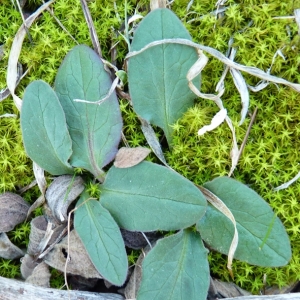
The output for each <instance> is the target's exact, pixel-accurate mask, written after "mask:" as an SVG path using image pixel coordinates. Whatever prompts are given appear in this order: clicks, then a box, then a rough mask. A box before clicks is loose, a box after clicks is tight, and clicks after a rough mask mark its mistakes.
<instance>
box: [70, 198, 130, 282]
mask: <svg viewBox="0 0 300 300" xmlns="http://www.w3.org/2000/svg"><path fill="white" fill-rule="evenodd" d="M88 198H89V195H88V194H87V193H84V194H83V195H82V196H81V198H80V200H79V201H78V203H77V210H76V211H75V220H74V226H75V230H76V232H77V233H78V235H79V237H80V239H81V241H82V243H83V244H84V247H85V249H86V251H87V252H88V254H89V257H90V259H91V261H92V262H93V264H94V266H95V268H96V269H97V270H98V272H99V273H100V274H101V275H102V276H103V277H104V278H105V279H106V280H107V281H109V282H111V283H113V284H115V285H117V286H121V285H122V284H123V283H124V282H125V279H126V276H127V268H128V262H127V254H126V251H125V245H124V242H123V239H122V235H121V232H120V229H119V227H118V225H117V224H116V222H115V220H114V219H113V218H112V216H111V215H110V213H109V212H108V211H107V210H106V209H105V208H104V207H103V206H102V205H101V204H100V203H99V201H96V200H87V201H86V202H84V201H85V200H86V199H88Z"/></svg>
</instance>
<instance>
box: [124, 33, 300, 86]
mask: <svg viewBox="0 0 300 300" xmlns="http://www.w3.org/2000/svg"><path fill="white" fill-rule="evenodd" d="M162 44H180V45H186V46H189V47H193V48H196V49H199V50H202V51H204V52H207V53H209V54H210V55H212V56H213V57H215V58H216V59H218V60H219V61H221V62H222V63H224V64H225V65H227V66H228V67H230V68H234V69H237V70H240V71H243V72H246V73H248V74H250V75H253V76H255V77H258V78H261V79H263V80H267V81H271V82H274V83H279V84H283V85H286V86H289V87H291V88H292V89H294V90H296V91H297V92H300V84H298V83H292V82H290V81H288V80H285V79H283V78H280V77H277V76H273V75H270V74H268V73H266V72H264V71H262V70H260V69H258V68H255V67H247V66H244V65H241V64H238V63H236V62H234V61H232V60H231V59H229V58H228V57H226V56H225V55H224V54H223V53H221V52H219V51H218V50H216V49H214V48H211V47H208V46H203V45H200V44H197V43H194V42H192V41H190V40H186V39H164V40H160V41H154V42H151V43H149V44H147V45H146V46H145V47H143V48H142V49H140V50H138V51H131V52H129V53H128V54H127V56H126V58H127V59H128V58H130V57H133V56H135V55H138V54H140V53H142V52H144V51H145V50H147V49H149V48H151V47H155V46H158V45H162Z"/></svg>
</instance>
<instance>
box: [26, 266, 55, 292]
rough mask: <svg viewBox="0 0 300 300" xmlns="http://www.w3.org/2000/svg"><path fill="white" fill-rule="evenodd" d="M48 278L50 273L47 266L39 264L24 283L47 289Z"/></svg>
mask: <svg viewBox="0 0 300 300" xmlns="http://www.w3.org/2000/svg"><path fill="white" fill-rule="evenodd" d="M50 277H51V273H50V271H49V266H48V265H47V264H46V263H44V262H41V263H40V264H38V265H37V266H36V267H35V268H34V270H33V272H32V274H31V275H30V276H29V277H28V278H27V279H26V281H25V282H27V283H31V284H33V285H37V286H42V287H45V288H49V287H50Z"/></svg>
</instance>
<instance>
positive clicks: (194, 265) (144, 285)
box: [137, 230, 210, 300]
mask: <svg viewBox="0 0 300 300" xmlns="http://www.w3.org/2000/svg"><path fill="white" fill-rule="evenodd" d="M207 252H208V251H207V250H206V249H205V248H204V246H203V243H202V240H201V237H200V235H199V234H198V233H194V232H191V231H190V230H184V231H180V232H178V233H177V234H174V235H172V236H169V237H166V238H163V239H161V240H159V241H158V242H157V244H156V246H155V247H154V248H153V249H152V250H151V251H150V252H149V254H148V255H147V256H146V258H145V259H144V262H143V265H142V267H143V275H142V282H141V287H140V289H139V292H138V297H137V300H160V299H161V300H168V299H169V300H176V299H178V300H182V299H189V300H202V299H203V300H205V299H206V297H207V291H208V287H209V279H210V277H209V266H208V261H207Z"/></svg>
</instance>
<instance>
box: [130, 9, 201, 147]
mask: <svg viewBox="0 0 300 300" xmlns="http://www.w3.org/2000/svg"><path fill="white" fill-rule="evenodd" d="M169 38H184V39H187V40H191V37H190V35H189V33H188V32H187V30H186V29H185V27H184V26H183V24H182V23H181V22H180V20H179V19H178V18H177V17H176V15H175V14H174V13H173V12H171V11H170V10H169V9H156V10H154V11H152V12H151V13H149V14H148V15H147V16H146V17H145V18H144V19H143V20H142V22H141V23H140V24H139V27H138V28H137V30H136V32H135V34H134V39H133V42H132V44H131V51H137V50H140V49H142V48H143V47H145V46H146V45H147V44H149V43H151V42H153V41H158V40H163V39H169ZM197 59H198V56H197V52H196V50H195V49H194V48H191V47H189V46H185V45H179V44H163V45H158V46H155V47H152V48H149V49H147V50H146V51H144V52H142V53H140V54H138V55H136V56H133V57H131V58H130V59H129V61H128V82H129V89H130V96H131V99H132V103H133V108H134V110H135V111H136V113H137V114H138V115H140V116H141V117H142V118H143V119H145V120H147V121H148V122H149V123H151V124H154V125H157V126H159V127H160V128H162V129H163V131H164V133H165V135H166V137H167V140H168V143H169V144H170V143H171V141H172V127H171V125H173V124H174V123H175V122H176V121H177V120H178V119H179V118H180V117H181V116H182V115H183V113H184V112H185V111H186V110H187V109H188V108H189V107H191V106H192V105H193V100H194V99H195V98H196V97H195V94H193V92H192V91H191V90H190V88H189V87H188V81H187V78H186V75H187V72H188V70H189V69H190V68H191V66H192V65H193V64H194V63H195V62H196V61H197ZM197 81H198V82H197ZM196 82H197V83H196ZM195 85H196V86H197V87H198V88H199V86H200V78H199V76H198V77H197V79H196V81H195Z"/></svg>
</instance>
